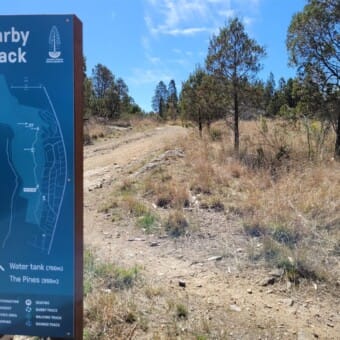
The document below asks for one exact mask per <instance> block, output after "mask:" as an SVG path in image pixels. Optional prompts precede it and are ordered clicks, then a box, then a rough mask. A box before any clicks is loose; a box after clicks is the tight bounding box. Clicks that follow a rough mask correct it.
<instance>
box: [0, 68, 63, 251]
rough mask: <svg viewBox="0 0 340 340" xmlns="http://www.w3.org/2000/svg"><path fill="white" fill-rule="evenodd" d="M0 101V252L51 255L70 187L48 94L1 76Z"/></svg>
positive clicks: (45, 90)
mask: <svg viewBox="0 0 340 340" xmlns="http://www.w3.org/2000/svg"><path fill="white" fill-rule="evenodd" d="M25 98H29V99H30V100H29V102H30V103H32V102H34V106H26V105H24V104H21V103H22V102H23V103H24V102H25ZM0 102H1V107H0V164H1V174H2V176H1V177H2V178H1V181H2V184H1V187H2V188H1V190H0V202H1V205H0V221H1V225H0V247H1V248H3V249H6V248H11V247H13V246H15V247H24V248H25V247H29V248H34V249H36V250H39V251H40V252H43V253H46V254H50V252H51V249H52V247H53V241H54V236H55V232H56V228H57V226H58V220H59V216H60V211H61V206H62V203H63V199H64V195H65V190H66V187H67V183H68V177H67V176H68V175H67V157H66V148H65V142H64V138H63V134H62V131H61V128H60V123H59V121H58V116H57V113H56V112H55V109H54V105H53V103H52V101H51V99H50V95H49V93H48V89H47V88H46V87H45V86H44V85H43V84H38V85H31V84H30V83H29V81H28V79H24V80H23V83H22V84H8V83H7V80H6V78H5V77H4V76H3V75H1V74H0ZM8 212H10V214H8ZM16 235H20V237H19V238H17V237H16ZM18 242H21V243H22V244H18Z"/></svg>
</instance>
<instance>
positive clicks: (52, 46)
mask: <svg viewBox="0 0 340 340" xmlns="http://www.w3.org/2000/svg"><path fill="white" fill-rule="evenodd" d="M74 19H75V18H74V17H73V16H65V15H62V16H59V15H56V16H0V166H1V168H0V169H1V172H0V173H1V178H0V181H1V183H0V334H23V335H36V336H51V337H63V338H72V337H73V336H74V304H75V302H74V295H75V268H74V267H75V260H74V254H75V249H74V244H75V231H74V230H75V228H74V215H75V213H74V207H75V194H74V193H75V169H74V147H75V146H74V81H75V80H74V36H73V34H74Z"/></svg>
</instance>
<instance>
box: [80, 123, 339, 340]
mask: <svg viewBox="0 0 340 340" xmlns="http://www.w3.org/2000/svg"><path fill="white" fill-rule="evenodd" d="M186 134H187V130H186V129H184V128H181V127H178V126H164V127H161V128H156V129H153V130H149V131H147V132H138V133H133V132H131V133H129V134H128V135H126V136H125V137H122V138H120V139H109V140H106V141H105V140H104V141H98V142H96V143H95V144H94V145H91V146H87V147H85V164H84V168H85V173H84V187H85V242H86V245H87V246H90V247H92V248H94V249H96V251H97V253H98V255H99V256H100V257H102V258H103V259H105V261H112V262H116V263H117V262H118V263H120V264H123V265H126V266H132V265H139V266H140V267H141V268H143V275H144V276H145V282H148V284H152V285H155V286H161V287H163V288H164V289H165V290H166V291H169V292H172V293H173V294H175V295H176V296H177V297H178V298H181V299H185V301H186V302H187V304H188V306H190V314H191V315H193V317H194V318H196V319H197V320H199V319H205V318H207V320H209V322H210V325H211V326H210V327H211V328H212V330H211V334H212V336H211V338H212V339H299V340H302V339H315V338H320V339H340V336H339V334H340V309H339V304H338V303H337V302H336V298H335V297H334V296H332V295H331V294H329V293H327V290H326V289H325V288H324V287H313V286H312V285H306V286H304V287H299V288H295V287H287V282H285V281H283V280H281V281H279V282H278V283H276V284H275V285H273V286H272V285H270V286H262V285H261V281H263V279H265V278H266V277H268V271H265V270H264V269H254V268H253V267H252V268H249V269H247V266H246V265H245V259H246V257H247V256H246V250H245V247H246V242H245V241H246V240H245V236H244V235H243V234H242V232H241V229H240V228H238V225H237V223H238V222H237V221H233V220H230V219H229V218H228V216H225V215H224V214H223V213H222V214H221V213H215V212H206V211H205V212H202V211H199V210H193V211H191V212H188V213H190V214H191V215H192V217H193V218H195V219H196V220H198V221H200V225H201V229H200V233H199V235H191V236H188V237H183V239H181V240H177V241H174V240H173V239H169V238H160V237H159V236H155V235H145V234H144V233H143V232H142V231H141V230H140V229H138V228H136V227H135V226H134V225H131V221H130V220H126V221H124V220H123V221H120V222H119V223H112V221H111V219H110V216H106V215H105V213H102V212H99V211H98V210H99V209H100V206H101V205H102V204H103V202H104V201H105V200H106V199H107V198H108V197H109V195H112V189H111V186H112V183H116V182H117V181H122V180H123V179H124V178H127V177H128V176H130V175H131V174H132V173H133V172H136V171H137V170H138V169H139V168H141V167H142V166H143V165H144V164H145V163H146V162H148V161H150V160H151V159H152V158H153V157H155V156H157V155H159V154H161V153H162V152H164V149H165V148H166V146H168V149H171V146H172V145H175V143H176V141H177V140H178V139H180V138H182V137H183V136H185V135H186ZM212 226H214V228H212ZM222 247H224V249H225V251H224V254H223V256H221V257H220V256H218V255H220V254H221V252H220V249H222ZM214 256H216V257H215V258H214ZM179 280H182V281H184V282H185V285H186V287H185V289H183V288H180V287H179V286H178V282H179ZM153 309H154V312H150V313H151V316H150V319H151V321H150V324H151V326H150V329H149V332H148V333H143V332H136V333H135V337H134V339H153V335H152V334H154V333H153V331H155V328H157V329H158V331H157V332H158V333H157V334H160V335H161V336H162V333H159V330H160V329H162V327H163V326H164V325H163V326H162V315H163V314H164V315H165V314H166V311H162V307H161V306H157V304H156V305H154V307H153ZM153 314H154V315H153ZM164 318H165V316H164ZM164 322H165V321H164ZM214 327H215V328H216V329H219V332H217V331H216V332H214ZM221 329H222V330H223V331H220V330H221ZM167 338H168V337H167V336H165V335H164V334H163V337H161V339H167ZM173 338H177V337H176V336H174V337H173ZM179 338H182V339H186V337H185V335H182V336H181V337H179ZM190 339H191V337H190Z"/></svg>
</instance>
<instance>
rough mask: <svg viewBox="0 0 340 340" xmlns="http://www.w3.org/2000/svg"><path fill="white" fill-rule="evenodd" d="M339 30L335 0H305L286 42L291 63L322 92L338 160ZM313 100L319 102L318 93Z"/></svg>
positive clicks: (339, 157) (339, 7)
mask: <svg viewBox="0 0 340 340" xmlns="http://www.w3.org/2000/svg"><path fill="white" fill-rule="evenodd" d="M339 29H340V5H339V1H338V0H308V2H307V4H306V5H305V7H304V8H303V10H302V11H301V12H299V13H297V14H295V15H294V16H293V18H292V20H291V23H290V26H289V28H288V33H287V41H286V44H287V49H288V51H289V53H290V63H291V65H293V66H296V67H297V68H298V72H299V75H300V77H301V78H302V79H304V78H305V79H309V81H310V82H312V83H313V84H314V85H316V86H317V88H318V89H319V92H320V93H321V94H322V104H320V105H322V109H323V116H324V117H325V118H326V119H328V120H330V121H331V122H333V126H334V129H335V132H336V142H335V152H334V154H335V158H337V159H340V91H339V85H340V83H339V77H340V33H339ZM310 100H313V98H310ZM316 100H317V101H320V96H318V95H317V96H316Z"/></svg>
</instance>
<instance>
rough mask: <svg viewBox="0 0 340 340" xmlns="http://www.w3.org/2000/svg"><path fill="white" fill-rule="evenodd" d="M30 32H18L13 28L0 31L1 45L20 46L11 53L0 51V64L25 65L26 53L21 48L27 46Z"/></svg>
mask: <svg viewBox="0 0 340 340" xmlns="http://www.w3.org/2000/svg"><path fill="white" fill-rule="evenodd" d="M29 35H30V31H18V30H17V29H16V28H15V27H11V28H10V29H9V30H7V31H0V46H1V44H19V45H20V46H19V47H18V48H17V49H15V50H12V51H1V50H0V63H1V64H4V63H9V64H16V63H18V64H26V63H27V59H26V51H24V50H23V49H22V48H23V47H25V46H26V45H27V42H28V38H29Z"/></svg>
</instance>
